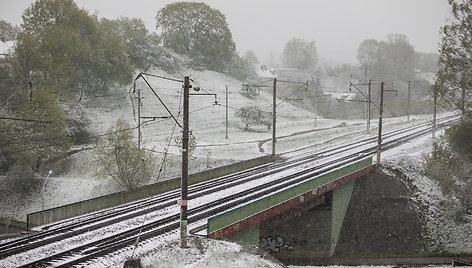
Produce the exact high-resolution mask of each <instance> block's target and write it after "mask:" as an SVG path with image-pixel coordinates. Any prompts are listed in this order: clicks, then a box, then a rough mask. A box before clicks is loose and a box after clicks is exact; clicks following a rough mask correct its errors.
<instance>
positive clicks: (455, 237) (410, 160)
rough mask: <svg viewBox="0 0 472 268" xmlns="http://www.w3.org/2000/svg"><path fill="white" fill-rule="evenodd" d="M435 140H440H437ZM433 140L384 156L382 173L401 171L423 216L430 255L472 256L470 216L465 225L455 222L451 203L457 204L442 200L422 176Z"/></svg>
mask: <svg viewBox="0 0 472 268" xmlns="http://www.w3.org/2000/svg"><path fill="white" fill-rule="evenodd" d="M438 134H439V136H438V137H437V138H436V139H442V138H443V137H441V136H440V134H441V132H440V133H438ZM433 141H434V140H433V139H432V138H431V136H425V137H421V138H419V139H415V140H413V141H411V142H408V143H406V144H404V145H403V146H401V147H397V148H395V149H392V150H390V151H387V152H385V153H384V154H383V157H384V160H383V161H382V164H383V166H384V170H385V172H392V174H391V175H392V176H395V174H394V173H393V172H395V171H400V172H401V173H402V174H404V175H406V181H405V183H406V185H407V186H409V187H410V188H412V190H413V191H414V192H415V196H414V197H413V198H414V200H415V202H416V203H417V205H418V208H419V210H420V211H421V212H422V213H423V214H424V221H425V224H426V234H424V236H425V242H426V247H427V250H428V251H430V252H438V253H441V252H447V253H452V254H471V253H472V216H471V215H468V219H467V220H466V221H465V222H457V221H454V219H453V217H452V209H451V208H452V207H451V203H454V202H458V201H457V200H454V199H455V198H453V199H451V197H450V196H445V195H444V194H443V193H442V192H441V189H440V187H439V184H438V183H437V182H436V181H434V180H431V179H430V178H428V177H427V176H425V174H424V171H423V160H424V157H425V155H427V154H429V153H431V148H432V143H433Z"/></svg>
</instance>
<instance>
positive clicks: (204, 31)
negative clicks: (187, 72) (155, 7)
mask: <svg viewBox="0 0 472 268" xmlns="http://www.w3.org/2000/svg"><path fill="white" fill-rule="evenodd" d="M156 22H157V25H156V28H157V30H158V32H159V33H160V41H161V43H162V45H164V46H165V47H168V48H171V49H173V50H174V52H176V53H178V54H182V55H186V56H188V57H190V58H192V59H193V60H194V61H195V62H196V63H197V64H202V65H203V66H205V67H206V68H208V69H210V70H214V71H225V69H226V65H227V64H228V63H229V62H230V61H231V59H232V57H233V55H234V52H235V50H236V46H235V44H234V41H233V37H232V35H231V31H230V30H229V28H228V24H227V23H226V17H225V16H224V15H223V14H222V13H221V12H220V11H219V10H217V9H213V8H211V7H210V6H208V5H207V4H204V3H197V2H176V3H172V4H168V5H166V6H165V7H164V8H162V9H161V10H160V11H158V12H157V16H156Z"/></svg>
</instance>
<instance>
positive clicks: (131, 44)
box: [101, 17, 155, 69]
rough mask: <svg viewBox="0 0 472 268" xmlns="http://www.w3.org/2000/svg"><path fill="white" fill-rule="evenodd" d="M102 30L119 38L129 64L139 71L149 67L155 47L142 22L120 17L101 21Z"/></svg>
mask: <svg viewBox="0 0 472 268" xmlns="http://www.w3.org/2000/svg"><path fill="white" fill-rule="evenodd" d="M101 24H102V27H103V28H107V29H108V30H109V31H110V33H113V34H115V35H117V36H119V37H120V39H121V40H122V41H123V43H124V44H125V46H126V54H128V57H129V60H130V62H131V63H132V64H133V65H134V66H135V67H136V68H140V69H148V68H149V67H150V60H149V58H151V57H154V54H155V51H154V50H155V47H154V46H153V42H152V38H151V36H150V35H149V32H148V30H147V29H146V26H145V25H144V22H143V20H141V19H136V18H127V17H120V18H118V19H116V20H109V19H102V20H101Z"/></svg>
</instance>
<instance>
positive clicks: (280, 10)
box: [0, 0, 450, 63]
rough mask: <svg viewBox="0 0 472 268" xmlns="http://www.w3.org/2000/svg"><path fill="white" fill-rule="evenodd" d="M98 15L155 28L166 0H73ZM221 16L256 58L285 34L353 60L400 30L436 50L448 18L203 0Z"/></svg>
mask: <svg viewBox="0 0 472 268" xmlns="http://www.w3.org/2000/svg"><path fill="white" fill-rule="evenodd" d="M33 2H34V1H33V0H0V3H1V5H0V19H3V20H5V21H7V22H9V23H11V24H13V25H20V24H21V23H22V19H21V14H22V13H23V11H24V10H25V9H26V8H27V7H29V6H30V5H31V3H33ZM75 2H76V3H77V5H78V6H79V7H81V8H85V9H87V10H88V11H89V12H90V13H98V16H99V17H106V18H109V19H114V18H117V17H119V16H126V17H131V18H141V19H142V20H143V21H144V22H145V23H146V26H147V27H148V29H149V30H150V31H154V29H155V16H156V12H157V11H158V10H159V9H161V8H162V7H164V6H165V5H166V4H168V3H171V2H176V1H171V0H76V1H75ZM199 2H205V3H207V4H208V5H210V6H211V7H213V8H216V9H219V10H220V11H221V12H222V13H223V14H225V16H226V21H227V23H228V25H229V28H230V30H231V32H232V34H233V39H234V41H235V42H236V47H237V50H238V51H239V52H240V54H241V55H244V53H245V52H246V51H247V50H252V51H254V52H255V53H256V55H257V56H258V57H259V59H260V60H261V61H268V60H269V58H270V55H271V54H272V56H273V57H275V58H277V59H279V58H280V54H281V52H282V50H283V48H284V46H285V44H286V43H287V41H288V40H290V39H291V38H294V37H300V38H303V39H306V40H315V42H316V44H317V48H318V55H319V56H320V57H321V58H323V59H328V60H334V61H338V62H347V63H356V62H357V60H356V55H357V48H358V47H359V44H360V43H361V42H362V41H363V40H365V39H376V40H384V39H385V37H386V36H387V35H388V34H389V33H402V34H405V35H406V36H407V37H408V39H409V41H410V43H411V44H412V45H413V46H414V47H415V50H416V51H420V52H437V49H438V44H439V41H440V34H439V30H440V27H441V26H443V25H444V24H446V23H447V18H449V17H450V8H449V5H448V4H447V0H202V1H199Z"/></svg>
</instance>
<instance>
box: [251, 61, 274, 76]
mask: <svg viewBox="0 0 472 268" xmlns="http://www.w3.org/2000/svg"><path fill="white" fill-rule="evenodd" d="M254 71H255V72H256V75H257V77H258V78H259V79H270V78H277V73H276V72H275V69H272V68H269V67H267V66H266V65H260V64H256V65H254Z"/></svg>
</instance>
